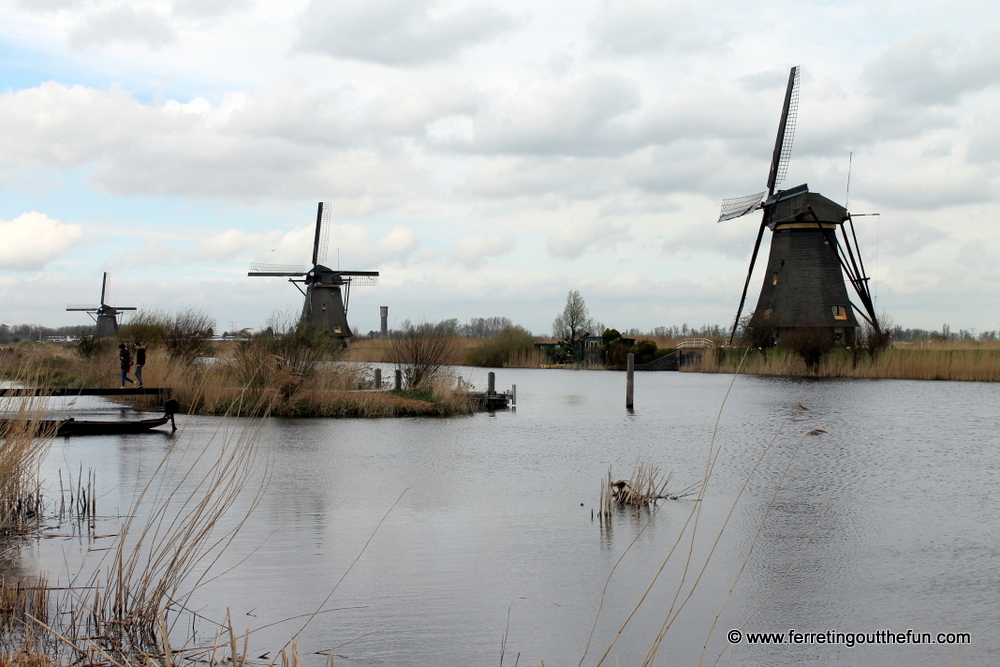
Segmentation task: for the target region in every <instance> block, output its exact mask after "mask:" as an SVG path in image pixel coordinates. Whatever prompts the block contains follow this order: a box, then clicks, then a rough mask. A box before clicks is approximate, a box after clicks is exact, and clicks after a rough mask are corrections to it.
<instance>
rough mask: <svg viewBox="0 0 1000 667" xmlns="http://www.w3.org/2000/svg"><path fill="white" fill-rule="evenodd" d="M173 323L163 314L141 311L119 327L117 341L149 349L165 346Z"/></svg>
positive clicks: (173, 320) (156, 311) (155, 311)
mask: <svg viewBox="0 0 1000 667" xmlns="http://www.w3.org/2000/svg"><path fill="white" fill-rule="evenodd" d="M188 312H190V311H188ZM202 317H205V316H202ZM174 323H175V319H174V318H172V317H170V315H168V314H166V313H164V312H161V311H158V310H143V311H140V312H138V313H136V314H135V315H134V316H133V317H131V318H129V321H128V322H126V323H125V324H123V325H121V327H119V329H118V341H119V342H121V343H125V344H126V345H135V344H136V343H140V342H141V343H144V344H145V345H146V347H147V348H149V349H153V348H157V347H161V346H163V345H164V344H166V342H167V338H168V337H169V336H170V332H171V330H172V329H173V327H174Z"/></svg>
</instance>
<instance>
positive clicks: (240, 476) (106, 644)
mask: <svg viewBox="0 0 1000 667" xmlns="http://www.w3.org/2000/svg"><path fill="white" fill-rule="evenodd" d="M261 424H262V420H254V421H249V422H247V423H246V425H245V427H244V428H243V429H242V430H241V431H239V432H236V433H228V432H224V431H223V429H224V428H226V426H225V422H220V427H219V428H220V430H219V431H217V432H216V434H215V435H214V437H213V438H212V440H211V441H210V442H209V443H208V446H205V447H202V446H197V447H195V446H192V445H193V443H189V442H187V439H186V438H184V437H183V430H182V433H181V437H178V438H177V439H175V440H174V442H173V444H172V445H171V448H170V450H169V451H168V453H167V454H166V455H165V457H164V459H163V460H162V462H161V463H160V465H159V466H158V467H157V469H156V471H155V473H154V474H153V475H152V477H151V479H150V480H149V482H148V483H147V484H146V485H145V486H144V488H143V490H142V492H141V493H140V495H139V496H138V498H137V500H136V501H135V503H134V505H133V507H132V508H130V510H129V511H128V512H127V513H126V514H125V519H124V522H123V524H122V526H121V528H120V530H119V532H118V534H117V535H116V536H115V543H114V546H113V547H112V549H111V550H110V551H108V552H106V554H105V557H104V559H102V561H101V564H99V565H98V567H97V568H96V569H94V571H93V574H91V575H90V576H89V578H83V579H82V580H81V577H80V576H79V575H78V576H76V577H71V581H70V584H69V585H68V586H65V587H59V588H51V587H50V586H49V585H48V583H47V582H46V581H45V580H44V579H41V578H28V579H25V580H23V581H13V582H9V581H2V580H0V667H2V665H11V666H14V665H17V666H21V667H35V666H37V667H42V666H48V665H53V666H54V665H70V664H85V665H101V666H106V667H112V666H115V667H131V666H133V665H134V666H135V667H139V666H142V667H149V666H150V665H164V666H166V667H172V665H173V663H174V662H175V661H178V662H179V661H185V662H186V661H188V660H191V659H194V660H196V661H200V662H207V663H208V664H210V665H215V664H228V665H242V664H244V663H245V660H246V655H245V646H244V648H243V651H242V652H241V651H240V650H239V648H238V646H237V644H238V642H237V635H236V633H235V631H234V630H233V628H232V623H231V622H229V623H228V624H227V625H228V627H227V626H221V627H227V630H228V636H226V635H225V634H224V635H219V636H217V638H216V641H215V642H214V644H213V645H212V646H208V647H204V646H200V647H198V648H197V649H194V650H192V649H191V648H184V649H182V650H181V651H177V650H173V649H171V643H170V638H171V635H172V634H173V633H175V632H185V631H186V630H184V629H185V628H187V627H189V626H190V625H191V623H192V622H193V621H194V619H195V618H196V616H197V615H196V614H195V613H194V612H193V611H191V610H189V609H188V607H187V601H188V600H189V599H190V596H191V595H192V594H193V593H194V592H195V591H196V590H197V589H198V588H199V586H200V585H201V584H202V583H203V582H205V581H207V580H208V578H209V576H210V575H211V574H212V568H213V566H214V565H215V564H216V563H217V562H218V559H219V556H220V555H221V553H222V552H223V551H224V550H225V549H226V548H227V547H228V546H229V545H230V544H231V543H232V540H233V539H234V538H235V536H236V534H237V532H238V531H239V530H240V529H241V528H242V527H243V526H244V525H245V523H246V521H247V519H248V518H249V514H250V512H252V511H253V510H254V508H255V507H256V506H257V505H258V504H259V502H260V500H261V498H262V496H263V492H264V489H265V486H266V481H267V466H266V464H264V463H263V462H262V459H261V458H260V455H259V454H260V449H259V448H258V447H257V444H256V441H257V437H258V435H259V429H260V426H261ZM36 440H40V439H38V438H36ZM208 452H212V454H209V453H208ZM213 455H214V458H213ZM88 479H89V480H90V482H91V484H88V485H87V486H92V478H90V477H89V476H88ZM82 482H83V476H82V474H81V476H80V483H78V484H77V485H76V486H77V488H78V489H82V488H84V484H83V483H82ZM71 487H72V485H71ZM71 495H74V494H72V493H71ZM76 495H77V496H79V495H80V494H79V493H77V494H76ZM238 499H244V501H245V506H246V508H247V509H246V510H245V511H244V513H243V514H242V515H241V516H235V517H227V515H229V514H230V513H231V510H232V509H233V508H234V506H235V505H236V503H237V500H238ZM83 505H85V506H86V507H87V510H86V511H88V512H89V511H90V510H91V508H92V503H90V502H87V501H84V502H83ZM168 613H169V618H170V623H168V622H167V619H168ZM183 644H184V642H182V643H181V645H183ZM227 649H228V650H227ZM227 653H228V656H227V655H226V654H227Z"/></svg>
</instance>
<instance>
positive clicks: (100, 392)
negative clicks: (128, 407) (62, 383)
mask: <svg viewBox="0 0 1000 667" xmlns="http://www.w3.org/2000/svg"><path fill="white" fill-rule="evenodd" d="M0 396H161V397H166V398H170V387H143V388H142V389H107V388H96V387H92V388H87V389H79V388H76V389H74V388H73V387H10V388H7V389H0Z"/></svg>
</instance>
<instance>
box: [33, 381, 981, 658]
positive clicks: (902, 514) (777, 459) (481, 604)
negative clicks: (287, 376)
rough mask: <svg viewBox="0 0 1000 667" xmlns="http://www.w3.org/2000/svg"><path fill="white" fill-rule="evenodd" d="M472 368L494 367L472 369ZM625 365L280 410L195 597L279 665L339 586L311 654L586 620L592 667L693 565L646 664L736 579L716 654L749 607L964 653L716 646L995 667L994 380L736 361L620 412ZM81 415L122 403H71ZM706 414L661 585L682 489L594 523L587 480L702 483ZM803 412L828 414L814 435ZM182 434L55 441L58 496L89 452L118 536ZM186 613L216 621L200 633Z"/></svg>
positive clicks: (490, 647) (566, 646)
mask: <svg viewBox="0 0 1000 667" xmlns="http://www.w3.org/2000/svg"><path fill="white" fill-rule="evenodd" d="M463 372H465V373H468V370H467V369H463ZM470 379H471V380H472V381H473V382H474V383H475V384H477V385H479V386H485V372H479V373H475V372H473V373H472V374H471V375H470ZM624 380H625V378H624V374H623V373H613V372H599V371H565V370H501V371H498V388H501V389H505V388H508V387H509V386H510V385H511V384H516V385H517V396H518V405H517V410H516V411H511V412H504V413H497V414H495V415H489V414H478V415H474V416H470V417H460V418H452V419H395V420H390V419H386V420H350V419H344V420H324V419H317V420H304V419H271V420H268V421H267V422H266V423H265V424H264V426H263V429H262V432H261V434H260V437H259V439H258V442H257V447H258V448H259V449H260V450H261V452H262V453H264V452H267V453H268V456H269V457H270V466H271V467H270V482H269V485H268V487H267V489H266V491H265V493H264V496H263V499H262V501H261V503H260V505H259V506H258V507H257V509H256V510H255V512H254V513H253V514H252V517H251V519H250V521H249V523H248V524H247V526H246V527H245V529H244V531H243V532H242V533H241V534H240V536H239V538H238V539H237V540H236V542H235V543H234V544H233V545H232V546H231V547H230V548H229V549H228V550H227V551H226V552H225V554H224V557H223V559H222V562H221V563H220V567H222V568H227V567H230V566H232V567H233V569H232V570H231V571H228V572H225V573H224V574H222V575H221V576H219V577H218V578H217V579H215V580H213V581H212V582H210V583H209V584H207V585H205V586H204V587H203V588H201V589H199V591H198V592H196V594H195V595H194V597H193V598H192V601H191V605H192V607H194V608H195V609H197V610H198V611H199V613H202V614H204V615H205V616H207V617H209V618H214V619H220V620H221V619H223V618H224V617H225V609H226V607H229V608H230V609H231V611H232V615H233V619H234V624H235V625H236V627H237V628H238V629H240V630H242V629H243V628H249V629H255V628H263V629H260V630H258V631H257V632H255V633H254V634H253V635H252V640H251V646H252V647H253V651H254V652H253V655H262V654H263V653H264V652H265V651H269V652H270V653H269V657H271V658H273V656H274V655H275V654H274V651H275V650H276V649H280V647H281V645H282V644H284V642H285V641H287V640H288V638H289V636H290V635H292V634H294V633H296V632H298V631H299V630H300V628H301V627H302V624H303V622H304V621H303V619H298V620H293V621H287V622H285V623H279V624H276V625H269V624H273V623H276V622H277V621H281V620H282V619H289V618H292V617H295V616H297V615H300V614H303V613H308V612H312V611H314V610H315V609H317V608H319V607H320V606H321V605H322V604H323V601H324V599H325V598H327V596H328V595H329V594H330V592H331V591H333V590H334V588H335V586H336V590H335V592H334V593H333V595H332V596H330V598H329V601H328V602H327V603H326V605H325V608H326V609H335V611H329V612H326V613H323V614H321V615H319V616H317V617H316V618H315V619H314V620H312V621H311V623H309V624H308V625H307V626H306V627H305V629H303V630H301V633H300V634H299V635H298V637H297V642H298V646H299V650H300V652H301V653H302V654H303V655H305V656H308V657H307V661H308V662H310V663H312V664H321V663H322V661H323V659H324V658H323V657H322V656H318V655H311V654H312V653H313V652H319V651H328V650H331V649H333V650H334V653H335V654H336V663H337V664H338V665H395V666H396V667H402V666H406V665H500V664H501V646H502V642H503V641H504V638H505V637H506V644H505V646H504V649H503V650H504V651H505V655H504V658H503V663H502V664H504V665H514V664H515V662H517V663H518V664H522V665H538V664H540V661H542V660H544V661H545V664H546V665H576V664H578V663H579V662H580V660H581V657H582V656H583V655H584V651H585V647H586V646H587V643H588V638H589V637H590V635H591V629H592V628H595V629H594V631H593V636H592V639H591V641H590V649H589V652H588V653H587V655H586V658H585V659H584V661H583V664H585V665H593V664H596V662H597V660H598V659H599V657H600V655H601V654H602V653H603V652H604V651H605V650H606V649H607V648H608V646H609V644H610V643H611V642H612V639H613V638H614V636H615V634H616V633H617V632H618V631H619V629H620V628H621V627H622V624H623V623H624V622H625V619H626V617H627V616H628V614H629V612H630V611H631V610H632V609H633V608H634V607H635V605H636V604H637V603H638V602H639V600H640V598H641V597H642V596H643V594H644V592H646V591H647V589H649V593H648V595H646V598H645V601H644V603H643V604H642V606H641V607H640V608H639V610H638V612H637V613H636V614H635V615H634V617H633V618H632V619H631V620H630V621H629V622H628V623H627V624H626V625H625V626H624V631H623V632H622V634H621V636H620V638H619V639H617V641H616V643H615V644H614V646H613V647H612V649H611V651H610V653H609V659H608V661H607V662H605V664H609V665H614V664H622V665H626V664H627V665H636V664H638V663H639V662H640V661H641V660H642V658H643V656H645V655H646V653H647V651H648V650H649V649H650V647H651V645H652V644H653V642H654V639H655V636H656V634H657V632H658V631H660V629H661V626H662V624H663V623H664V620H665V619H666V618H668V616H669V615H670V611H669V610H670V607H671V604H672V603H673V602H674V600H675V595H676V592H677V590H678V585H679V584H681V583H683V592H682V594H681V596H680V598H679V601H678V602H677V603H676V604H679V603H680V601H681V600H683V599H684V598H685V597H686V596H687V592H688V590H689V589H690V587H691V584H692V583H693V582H694V580H695V579H696V578H697V577H698V575H699V573H700V572H701V571H702V570H703V567H704V574H703V576H701V578H700V580H699V582H698V586H697V588H696V589H695V592H694V594H693V595H692V596H691V598H690V600H689V601H687V602H686V604H685V605H684V607H683V609H682V610H681V612H680V614H679V615H678V616H677V618H676V621H675V622H673V623H672V624H671V625H670V627H669V629H668V631H667V633H666V636H665V638H664V640H663V644H662V647H661V648H660V651H659V654H658V657H657V660H656V662H655V664H661V665H666V664H679V665H693V664H697V662H698V660H699V655H700V654H701V651H702V646H703V644H704V643H705V640H706V637H707V636H708V634H709V630H710V629H711V628H712V624H713V620H714V618H715V616H716V614H718V613H719V610H720V608H721V607H722V606H723V603H724V601H726V597H727V593H728V591H729V590H730V587H731V586H732V585H733V581H734V579H735V578H736V577H737V575H738V574H739V573H740V572H741V570H742V574H741V576H740V578H739V581H738V583H737V585H736V586H735V588H734V589H733V592H732V594H731V596H729V598H728V602H726V604H725V606H724V608H723V609H722V613H721V616H720V618H719V621H718V623H716V625H715V629H714V632H713V633H712V635H711V638H710V639H709V641H708V649H707V650H706V652H705V660H704V664H708V665H711V664H713V663H715V661H716V659H717V657H718V656H719V655H720V654H721V653H722V652H723V651H724V650H725V649H726V648H727V646H728V643H727V641H726V635H727V633H728V632H729V630H730V629H732V628H739V627H741V626H743V631H744V632H745V633H749V632H756V631H762V632H787V631H788V630H789V629H791V628H794V629H796V630H798V631H801V632H825V631H827V630H836V631H839V632H867V633H872V632H875V631H877V630H887V629H890V630H892V631H895V632H905V631H906V630H907V629H913V630H915V631H918V632H930V633H932V634H934V635H936V634H937V633H938V632H968V633H970V634H971V644H969V645H965V646H957V647H951V646H942V645H918V646H902V645H895V646H892V645H888V646H886V645H881V646H870V645H863V646H862V645H857V646H854V647H848V646H844V645H797V646H780V647H779V646H750V645H747V644H746V643H741V644H739V645H735V646H733V647H732V655H731V656H727V655H724V656H723V658H722V660H721V661H719V664H724V663H725V661H726V660H727V659H728V660H729V662H728V664H731V665H799V664H804V663H808V664H818V665H845V664H850V665H861V664H907V665H941V664H956V663H957V661H956V655H957V657H958V660H959V661H960V663H961V664H962V665H986V664H1000V639H998V638H997V633H996V627H997V620H998V590H1000V586H998V573H1000V498H998V495H997V482H998V476H997V471H998V458H1000V455H998V448H997V444H998V437H997V403H998V400H1000V385H996V384H981V383H944V382H909V381H858V380H850V381H846V380H845V381H840V380H791V379H774V378H754V377H740V378H737V380H736V381H735V383H734V384H733V386H732V390H731V393H730V394H729V396H728V399H726V394H727V389H728V388H729V384H730V381H731V378H730V377H728V376H721V375H698V374H688V373H645V374H642V373H640V374H637V377H636V410H635V412H634V413H631V414H630V413H628V412H626V410H625V409H624V407H623V405H624ZM724 400H725V401H726V402H725V406H724V407H723V401H724ZM800 405H801V406H804V407H806V408H808V411H806V410H801V409H799V408H798V407H797V406H800ZM720 408H721V417H720V416H719V414H720ZM71 409H75V410H82V413H84V414H85V413H101V412H104V413H108V412H114V411H115V410H117V408H114V407H111V405H110V404H107V403H100V402H97V401H96V400H92V401H90V402H85V401H84V399H80V401H79V402H78V404H77V405H75V406H74V407H73V408H71ZM717 418H718V429H717V432H716V434H715V444H716V446H717V447H718V448H719V449H718V457H717V459H716V465H715V468H714V472H713V475H712V478H711V481H710V483H709V486H708V489H707V493H706V497H705V501H704V502H703V503H701V509H700V513H699V514H698V517H699V518H698V527H697V532H696V533H695V541H694V544H693V547H691V548H690V552H691V553H692V558H691V561H690V562H691V564H690V567H689V568H688V569H687V572H686V575H685V571H684V565H685V559H686V557H687V555H688V553H689V546H690V545H691V543H690V541H689V540H684V541H682V542H681V546H680V547H679V548H678V549H677V550H676V552H675V553H674V554H673V555H672V556H671V557H670V559H669V561H668V562H667V564H666V566H665V567H663V572H662V574H661V575H660V576H659V578H658V579H657V580H656V582H655V584H653V585H652V587H650V584H651V582H653V581H654V577H655V576H656V573H657V571H658V570H659V569H660V568H661V567H662V566H663V563H664V560H665V559H666V558H667V555H668V553H669V552H670V549H671V546H672V545H673V544H674V543H675V541H676V539H677V536H678V533H679V531H680V530H681V528H682V526H683V525H684V523H685V521H686V520H687V519H688V517H689V516H690V515H691V512H692V510H693V509H695V508H696V505H697V504H696V503H694V502H692V501H685V500H682V501H669V502H664V503H661V504H660V507H659V509H658V511H657V512H656V513H655V514H653V515H650V514H648V513H643V512H640V513H635V514H633V513H628V512H624V513H618V514H616V515H615V516H613V517H612V519H611V520H610V521H609V522H607V523H602V522H601V521H599V520H597V519H596V518H592V511H593V510H595V509H596V508H597V506H598V500H599V498H598V496H599V492H600V483H601V479H602V478H603V477H604V476H606V475H607V472H608V469H609V467H610V468H611V469H612V470H613V472H614V475H615V477H616V478H619V477H627V476H628V475H629V473H630V472H631V469H632V466H633V465H634V464H635V462H636V461H637V460H639V461H642V462H644V463H648V464H650V465H654V466H658V467H659V468H660V469H661V470H662V471H664V472H670V471H672V472H673V480H672V482H671V486H672V487H674V488H681V487H684V486H687V485H688V484H692V483H696V482H698V481H700V479H701V477H702V475H703V473H704V470H705V466H706V460H707V457H708V454H709V447H710V446H711V442H712V438H713V430H714V429H715V427H716V420H717ZM182 421H184V422H186V425H185V428H184V429H183V431H182V432H179V434H178V436H177V437H178V445H179V447H180V448H181V449H186V450H189V451H190V452H192V453H193V452H196V451H201V450H205V449H206V448H208V449H209V450H212V449H213V448H216V447H217V446H218V443H219V442H220V439H221V438H222V436H220V435H219V434H218V433H217V432H218V430H219V428H220V425H221V424H222V422H221V421H220V420H219V419H216V418H209V417H193V418H190V419H188V418H185V419H183V420H182ZM224 426H225V427H226V428H229V427H231V426H232V422H230V423H228V424H225V425H224ZM813 429H822V430H823V431H825V432H826V433H823V434H819V435H813V436H810V435H806V434H807V433H808V432H809V431H812V430H813ZM172 441H173V440H172V438H171V437H170V436H166V435H155V434H154V435H145V436H141V437H140V436H122V437H106V438H101V437H91V438H74V439H59V440H57V441H56V442H55V443H54V445H53V448H52V451H51V453H50V455H49V457H48V459H47V461H46V463H45V466H44V475H45V478H46V479H47V480H50V482H49V485H48V486H49V488H50V489H51V488H53V487H55V486H57V484H56V483H53V482H52V480H56V479H57V474H58V470H60V469H62V470H63V471H68V470H72V471H79V470H80V469H81V467H82V468H83V470H84V471H86V470H87V469H94V470H95V472H96V475H97V481H98V488H99V490H100V492H101V497H100V500H99V504H98V510H99V512H100V513H101V514H102V515H103V516H104V517H105V518H102V519H101V521H100V522H99V525H98V528H97V531H96V532H97V533H98V534H102V535H106V534H112V533H114V532H115V526H116V525H117V518H116V517H117V515H118V514H119V513H123V512H125V511H127V508H129V507H130V506H131V503H132V499H133V498H134V496H135V494H136V493H137V490H138V489H139V488H140V487H141V485H142V483H143V482H144V481H145V480H146V479H148V478H149V476H150V475H151V474H152V472H153V470H154V468H155V467H156V465H157V464H158V463H159V461H160V460H161V458H162V456H163V454H164V453H165V452H166V451H167V449H168V447H169V446H170V444H171V442H172ZM769 443H773V444H770V449H767V448H768V446H769ZM765 450H767V453H766V456H765V457H764V458H763V460H762V461H761V463H760V465H759V466H758V467H757V468H756V472H755V473H754V474H753V475H752V477H751V472H752V471H753V469H754V466H755V464H756V462H757V461H758V459H759V457H760V455H761V454H762V453H764V452H765ZM64 474H65V473H64ZM748 478H749V483H748V484H747V487H746V491H745V492H744V493H743V495H742V497H741V498H740V499H739V501H738V502H736V499H737V495H738V494H739V491H740V488H741V487H742V486H743V485H744V483H745V482H746V481H747V479H748ZM779 484H780V489H778V486H779ZM776 489H778V490H777V492H776ZM52 495H55V493H52ZM400 496H401V497H400ZM397 499H399V500H398V503H396V501H397ZM393 503H396V505H395V507H394V508H393V509H392V510H391V511H389V510H390V507H392V506H393ZM734 503H735V509H734V510H733V512H732V516H731V518H730V519H729V521H728V524H727V525H726V527H725V530H724V531H723V532H722V537H721V539H719V540H718V544H717V546H716V547H715V548H714V551H711V559H710V560H708V561H707V566H706V565H705V564H706V560H707V559H708V557H709V554H710V550H711V549H712V545H713V543H714V542H715V541H716V538H717V536H718V535H719V531H720V529H721V527H722V525H723V522H724V520H725V517H726V515H727V513H728V512H729V511H730V509H731V508H733V507H734ZM244 506H245V503H244ZM387 512H388V514H387ZM383 516H385V520H384V522H383V523H382V524H381V526H379V522H380V521H381V520H382V518H383ZM761 526H762V527H761ZM377 527H378V528H377ZM376 528H377V530H376ZM690 528H691V525H690V524H689V525H688V529H689V530H690ZM373 533H374V537H372V535H373ZM689 534H690V533H689ZM369 538H371V541H370V543H368V544H367V547H366V542H368V540H369ZM109 542H110V538H101V539H98V540H94V541H85V540H84V541H81V540H80V539H79V538H74V537H72V536H69V535H59V534H58V531H57V534H56V536H54V537H52V538H51V539H47V540H42V541H40V542H39V543H38V544H37V545H34V546H32V547H31V548H30V549H29V550H28V551H27V552H26V554H25V557H24V565H25V567H28V568H30V569H34V570H45V571H46V572H47V573H48V574H49V576H50V577H52V578H53V579H55V578H62V579H65V578H67V577H68V576H69V573H68V572H67V568H69V570H71V571H72V570H73V569H74V568H77V567H79V563H80V562H81V561H82V560H83V559H84V558H86V559H87V562H88V563H93V562H94V561H95V559H96V558H97V557H99V555H100V554H101V553H102V552H100V551H94V549H98V548H100V547H101V546H108V543H109ZM103 553H106V552H103ZM359 554H360V557H359ZM355 559H357V562H356V564H354V565H353V567H352V563H353V562H354V561H355ZM619 559H621V562H620V564H619V565H618V566H617V568H616V569H614V572H613V574H612V570H613V568H615V564H616V562H618V561H619ZM67 564H68V565H67ZM793 566H794V567H793ZM84 567H87V565H85V566H84ZM220 571H221V570H220ZM345 573H346V576H345ZM341 578H343V581H342V582H341V583H340V584H339V586H338V585H337V582H338V580H340V579H341ZM605 587H606V591H605ZM602 593H603V595H604V601H603V605H601V599H602ZM762 603H763V604H762ZM676 604H675V606H676ZM758 607H759V610H758V611H756V613H754V612H755V610H757V609H758ZM599 609H600V614H599V616H598V610H599ZM595 617H596V618H597V620H596V626H595ZM748 617H749V618H750V620H749V621H747V619H748ZM744 623H745V626H744ZM265 626H268V627H265ZM201 632H202V633H203V637H202V638H203V639H208V638H210V637H211V635H213V634H214V629H213V628H211V627H210V626H208V625H207V624H203V626H202V627H201Z"/></svg>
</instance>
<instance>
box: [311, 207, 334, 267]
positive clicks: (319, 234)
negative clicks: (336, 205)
mask: <svg viewBox="0 0 1000 667" xmlns="http://www.w3.org/2000/svg"><path fill="white" fill-rule="evenodd" d="M330 225H331V222H330V206H329V205H327V204H325V203H324V202H320V203H319V208H318V209H317V210H316V236H315V238H314V239H313V255H312V262H313V266H315V265H317V264H322V263H323V262H325V261H326V251H327V247H328V246H329V245H330Z"/></svg>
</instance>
